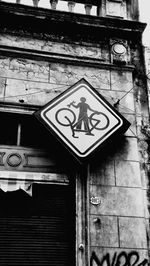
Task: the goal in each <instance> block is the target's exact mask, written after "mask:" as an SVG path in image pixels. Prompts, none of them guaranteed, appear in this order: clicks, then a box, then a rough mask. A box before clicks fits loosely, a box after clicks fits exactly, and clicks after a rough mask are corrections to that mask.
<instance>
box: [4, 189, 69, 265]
mask: <svg viewBox="0 0 150 266" xmlns="http://www.w3.org/2000/svg"><path fill="white" fill-rule="evenodd" d="M42 189H44V187H42ZM62 190H63V188H62V186H61V188H59V189H58V186H57V187H56V189H55V186H53V187H49V189H48V187H46V193H45V191H41V190H40V187H39V186H38V189H37V190H36V189H35V191H33V192H35V197H33V199H32V198H31V200H33V202H32V204H31V210H32V212H31V210H30V216H29V217H27V216H26V215H25V217H23V216H22V213H21V217H19V215H18V216H16V213H15V216H9V212H8V210H7V214H6V215H5V213H1V214H0V215H1V216H0V265H1V266H2V265H7V266H32V265H34V266H35V265H36V266H67V265H68V266H70V263H69V261H68V258H69V254H70V241H69V235H70V232H69V229H68V227H69V226H68V224H67V223H68V216H67V215H68V213H69V209H68V207H67V193H66V188H65V191H62ZM43 194H44V198H42V195H43ZM36 196H37V200H36ZM38 196H39V197H38ZM55 199H56V202H57V204H54V202H55ZM3 200H4V199H3ZM3 202H4V201H3ZM7 206H8V203H7ZM43 206H44V207H43ZM35 214H36V215H35ZM43 214H44V215H43ZM71 265H73V262H72V263H71Z"/></svg>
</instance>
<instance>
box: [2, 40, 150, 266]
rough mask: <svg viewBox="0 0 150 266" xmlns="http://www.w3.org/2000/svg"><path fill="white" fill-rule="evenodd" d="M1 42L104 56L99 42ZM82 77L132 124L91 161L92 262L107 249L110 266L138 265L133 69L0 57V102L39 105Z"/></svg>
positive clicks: (139, 192)
mask: <svg viewBox="0 0 150 266" xmlns="http://www.w3.org/2000/svg"><path fill="white" fill-rule="evenodd" d="M0 45H7V46H11V45H13V46H15V47H18V48H24V49H35V50H39V51H40V50H42V51H44V52H48V53H49V54H51V53H56V54H58V55H60V54H61V55H62V54H63V55H64V56H65V55H68V54H70V55H73V56H76V55H78V56H79V57H84V56H86V57H88V58H91V57H92V58H95V59H105V62H108V58H109V51H108V50H105V52H104V49H103V48H101V47H99V46H97V47H94V48H93V47H91V46H90V45H88V46H87V45H86V46H82V47H80V46H79V45H69V44H66V43H54V42H50V41H47V42H46V41H45V42H42V41H39V40H32V39H28V38H21V37H20V38H19V37H15V36H13V37H11V36H10V35H1V38H0ZM105 49H106V48H105ZM102 51H103V52H102ZM81 78H85V79H86V80H87V81H88V82H89V83H91V85H92V86H93V87H95V88H96V89H97V91H98V92H100V93H101V94H102V95H103V96H104V97H106V99H107V101H108V102H110V103H111V104H115V103H116V102H117V101H118V100H120V102H119V105H118V106H117V108H118V110H119V112H121V113H122V114H123V115H124V116H125V117H126V118H127V119H128V120H129V121H130V122H131V127H130V129H129V130H128V131H127V132H126V134H125V136H124V137H122V139H121V140H119V141H118V143H115V144H114V145H113V146H112V147H111V148H110V149H109V147H108V149H107V152H105V153H104V154H101V153H99V157H97V158H96V159H95V161H93V162H90V181H89V194H88V197H89V203H88V204H89V228H88V232H89V240H90V243H89V245H90V258H89V259H90V262H91V266H95V265H100V261H101V260H102V259H104V258H105V255H106V254H107V253H108V254H109V255H110V261H112V258H113V256H115V257H114V263H115V265H118V264H117V263H120V264H121V262H120V261H126V262H128V263H129V264H128V265H132V264H133V261H134V260H135V261H136V264H137V265H138V264H139V263H141V262H143V261H144V260H145V259H147V231H146V228H147V221H148V213H147V201H146V184H145V181H143V176H142V172H141V157H140V152H139V146H138V139H137V116H136V109H135V108H136V106H137V101H135V100H136V99H135V97H134V96H135V94H134V90H133V89H132V88H133V86H134V81H133V76H132V71H131V70H130V69H129V68H127V67H120V66H115V67H110V68H109V67H108V66H107V67H106V66H104V67H96V66H95V67H94V65H93V66H87V65H85V66H80V65H79V64H76V65H75V64H71V63H66V62H65V61H64V63H63V60H62V62H58V63H57V62H52V61H51V60H46V59H45V58H44V57H43V60H42V59H41V60H37V59H36V58H35V59H33V58H32V59H29V58H28V57H27V58H25V56H24V58H21V57H19V56H18V57H17V56H13V57H12V56H11V54H10V56H0V99H1V101H4V102H5V103H6V102H7V103H9V102H13V103H23V104H29V105H39V106H43V105H44V104H46V103H47V102H49V101H50V100H51V99H53V98H54V97H56V96H57V95H59V94H60V93H61V92H63V91H64V90H65V89H67V88H68V87H69V86H71V85H73V84H74V83H75V82H77V81H78V80H80V79H81ZM92 197H99V198H100V204H99V205H93V204H92V202H91V198H92ZM122 252H123V253H122ZM115 254H116V255H115ZM119 256H120V257H119ZM117 261H118V262H117ZM146 262H147V261H145V263H146ZM107 263H109V262H108V258H107ZM108 265H109V264H108ZM143 265H144V262H143Z"/></svg>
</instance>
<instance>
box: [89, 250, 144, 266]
mask: <svg viewBox="0 0 150 266" xmlns="http://www.w3.org/2000/svg"><path fill="white" fill-rule="evenodd" d="M96 265H97V266H148V260H147V259H144V260H142V261H141V260H140V256H139V254H138V252H137V251H131V252H129V253H127V252H125V251H122V252H120V253H119V254H117V252H115V253H114V255H113V257H112V260H111V259H110V254H109V253H107V254H106V255H105V256H103V257H102V259H101V260H100V259H99V258H98V256H97V255H96V253H95V252H94V251H93V252H92V255H91V258H90V266H96Z"/></svg>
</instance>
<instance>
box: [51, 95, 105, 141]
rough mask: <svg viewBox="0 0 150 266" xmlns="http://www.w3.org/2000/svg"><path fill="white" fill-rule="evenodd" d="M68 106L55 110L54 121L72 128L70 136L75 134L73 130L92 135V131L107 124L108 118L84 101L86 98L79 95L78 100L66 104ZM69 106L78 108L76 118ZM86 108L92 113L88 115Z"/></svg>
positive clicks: (103, 127)
mask: <svg viewBox="0 0 150 266" xmlns="http://www.w3.org/2000/svg"><path fill="white" fill-rule="evenodd" d="M67 106H68V108H61V109H59V110H58V111H57V112H56V121H57V122H58V123H59V124H60V125H62V126H69V127H70V128H71V130H72V136H73V137H74V138H78V137H79V136H75V132H85V134H86V135H89V136H94V134H93V133H92V131H93V130H94V129H95V130H103V129H106V128H107V127H108V125H109V118H108V117H107V115H105V114H104V113H102V112H99V111H97V110H94V109H92V108H91V107H90V105H89V104H87V103H86V98H85V97H81V98H80V102H79V103H78V104H75V101H72V102H71V103H70V104H68V105H67ZM71 107H74V108H77V109H79V115H78V119H77V117H76V114H75V113H74V112H73V110H71V109H69V108H71ZM88 110H89V111H91V112H92V113H91V114H90V115H89V116H88Z"/></svg>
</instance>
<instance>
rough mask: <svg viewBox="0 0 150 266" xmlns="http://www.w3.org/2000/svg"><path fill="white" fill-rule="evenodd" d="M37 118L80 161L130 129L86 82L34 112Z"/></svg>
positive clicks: (81, 81)
mask: <svg viewBox="0 0 150 266" xmlns="http://www.w3.org/2000/svg"><path fill="white" fill-rule="evenodd" d="M35 116H36V117H37V118H38V119H39V120H40V121H41V122H42V123H43V124H44V125H45V126H46V127H47V128H48V129H49V130H50V131H51V132H52V133H53V134H55V135H56V136H57V138H58V139H59V140H60V141H61V142H62V143H63V144H64V145H65V146H66V147H67V148H68V149H69V150H70V151H71V152H72V153H73V154H74V155H75V156H78V157H80V158H85V157H87V156H89V155H90V154H91V153H92V152H93V151H94V150H95V149H96V148H97V147H99V146H100V145H101V144H104V142H106V141H107V140H108V139H110V137H111V136H113V135H114V134H116V133H117V132H120V133H123V132H125V131H126V130H127V128H128V127H129V126H130V123H129V122H128V121H127V120H126V119H125V118H124V117H123V116H122V115H121V114H120V113H119V112H117V110H116V109H115V108H114V107H113V106H111V105H110V104H109V103H108V102H107V101H106V100H105V99H104V98H103V96H102V95H100V94H99V93H98V92H97V91H96V90H95V89H94V88H93V87H92V86H91V85H90V84H89V83H88V82H87V81H86V80H85V79H81V80H80V81H78V82H77V83H76V84H74V85H73V86H71V87H70V88H69V89H67V90H66V91H65V92H63V93H61V94H60V95H59V96H58V97H56V98H55V99H53V100H52V101H50V102H49V103H48V104H46V105H45V106H44V107H43V108H42V109H41V110H39V111H37V112H35Z"/></svg>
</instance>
